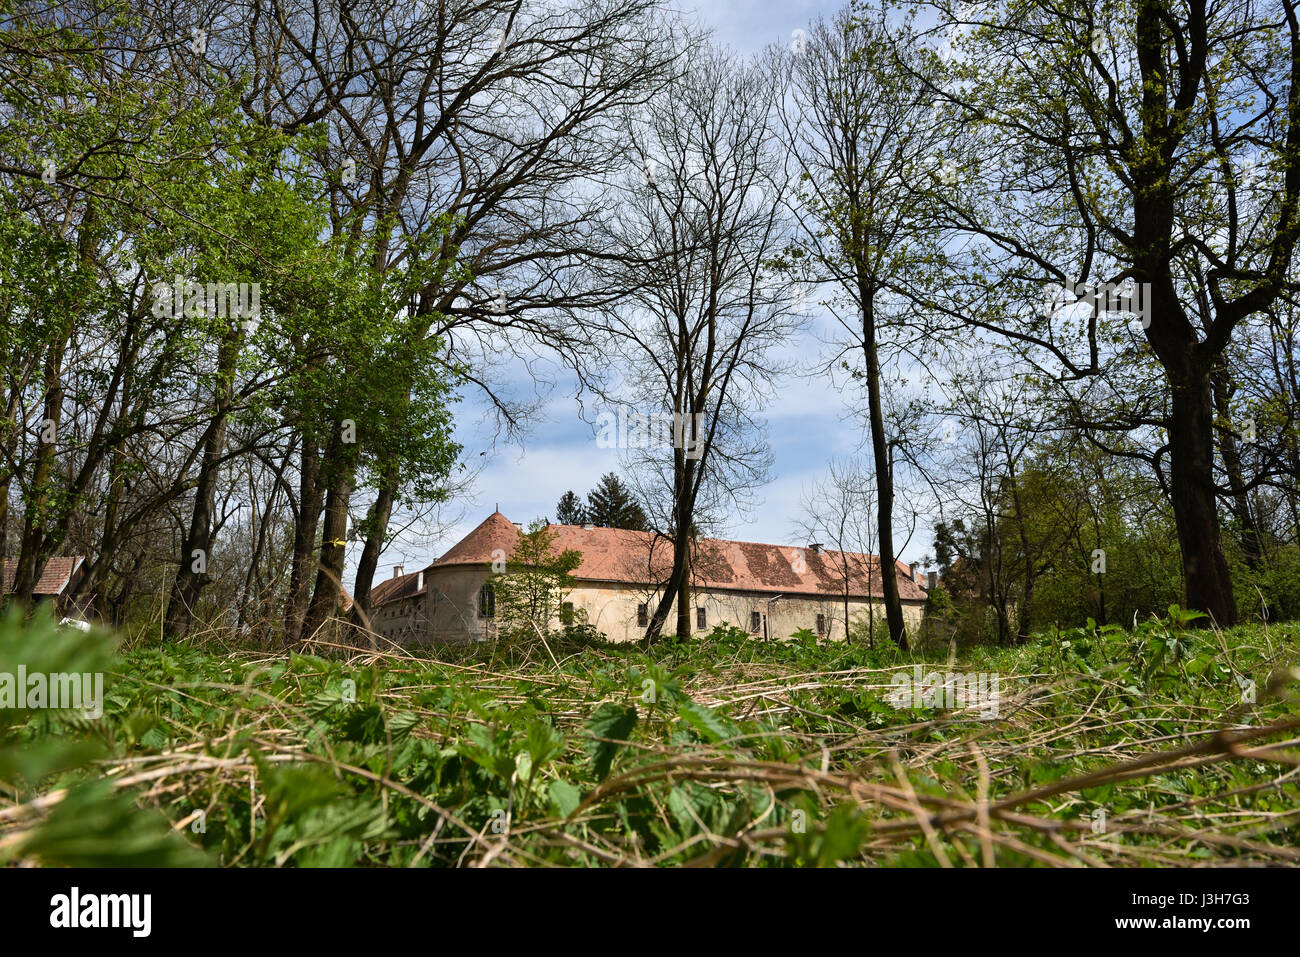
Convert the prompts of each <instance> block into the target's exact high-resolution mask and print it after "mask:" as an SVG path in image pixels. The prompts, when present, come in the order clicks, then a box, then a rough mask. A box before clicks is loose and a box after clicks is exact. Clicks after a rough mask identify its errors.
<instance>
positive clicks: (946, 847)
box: [0, 607, 1300, 867]
mask: <svg viewBox="0 0 1300 957" xmlns="http://www.w3.org/2000/svg"><path fill="white" fill-rule="evenodd" d="M1197 623H1198V622H1197V620H1196V619H1195V617H1194V615H1192V614H1190V613H1187V612H1184V611H1182V610H1181V609H1178V608H1177V607H1175V608H1173V609H1170V610H1169V615H1168V617H1166V618H1164V619H1155V618H1151V619H1148V620H1145V621H1141V622H1139V624H1138V626H1137V627H1136V628H1134V629H1132V630H1126V629H1124V628H1121V627H1119V626H1117V625H1113V624H1111V625H1097V624H1095V623H1092V622H1089V623H1087V624H1086V625H1085V626H1083V627H1080V628H1075V629H1071V630H1068V631H1054V632H1053V633H1051V634H1049V635H1044V636H1041V637H1039V638H1036V639H1034V640H1033V641H1031V642H1029V643H1027V644H1025V645H1022V646H1018V647H1015V648H987V647H986V648H975V649H971V650H970V651H969V652H968V653H967V655H966V656H965V657H964V658H963V660H962V661H961V662H960V663H959V664H958V665H957V666H956V667H957V668H958V669H959V670H963V671H993V672H997V673H998V674H999V675H1001V676H1002V680H1003V682H1004V685H1003V691H1002V693H1003V701H1002V712H1001V715H1000V717H999V718H998V720H997V722H996V723H994V724H990V723H988V722H986V721H981V720H978V719H976V718H975V717H972V716H970V715H968V714H962V713H957V712H952V713H945V712H939V711H927V710H926V709H914V708H902V709H896V708H895V707H893V706H892V705H891V704H890V703H889V702H888V700H887V697H886V696H887V694H888V692H889V689H890V678H891V675H893V674H895V673H896V672H897V671H898V670H899V668H900V667H901V668H902V669H903V670H904V671H906V672H908V673H910V672H911V669H912V667H913V666H914V665H921V666H922V667H923V668H924V669H925V670H934V671H942V670H944V669H945V668H947V667H948V666H947V664H946V655H947V649H946V648H944V649H942V651H941V653H940V654H939V655H937V656H935V657H932V658H927V657H925V656H908V655H905V654H904V653H902V652H899V651H898V649H897V648H895V647H893V646H888V647H884V648H880V649H876V650H871V649H867V648H865V647H861V646H856V645H854V644H852V643H846V642H838V643H826V642H823V643H821V644H818V643H817V642H816V641H796V642H764V641H756V640H754V639H753V638H752V637H751V636H749V635H747V634H745V633H744V632H743V631H740V630H738V629H734V628H731V629H728V628H724V627H719V628H717V629H715V630H714V631H713V632H712V633H711V634H710V635H709V636H708V637H707V638H705V639H703V640H700V641H691V642H677V641H666V642H665V643H664V644H663V646H660V647H656V648H654V649H652V650H651V651H650V652H643V651H641V650H640V649H639V648H637V647H636V646H629V645H623V646H608V647H589V648H586V649H584V650H580V651H576V652H573V653H570V654H566V655H564V656H563V657H562V659H561V660H560V663H559V665H558V667H557V666H556V665H555V664H554V663H552V662H550V661H549V659H544V658H543V659H538V658H533V659H530V661H529V662H525V663H522V664H519V665H517V666H514V667H512V668H511V669H509V670H508V671H503V670H501V669H500V668H492V667H485V665H487V664H489V661H488V659H487V658H486V657H485V656H486V655H489V654H491V652H490V650H484V649H468V650H464V651H463V652H459V653H457V652H456V650H455V649H450V648H448V649H441V650H440V651H439V652H438V654H439V657H440V658H442V659H443V660H421V659H416V658H410V657H406V656H403V657H402V658H400V659H391V660H384V659H381V660H379V661H378V662H376V663H365V664H363V663H362V659H349V660H332V659H327V658H321V657H316V656H313V655H299V654H291V655H285V656H280V657H274V658H269V659H268V658H267V657H266V655H265V654H251V653H250V654H240V653H235V654H210V653H205V652H203V651H201V650H199V649H196V648H192V647H185V648H176V647H168V648H155V649H135V650H133V651H131V652H129V653H128V654H126V655H124V656H121V657H114V653H113V647H112V642H111V641H110V640H109V639H107V638H106V637H105V636H104V635H102V634H100V633H92V634H90V635H86V634H83V633H81V632H74V631H61V630H58V629H56V628H55V627H54V626H53V625H52V623H51V622H50V621H49V620H48V619H47V618H37V619H36V620H34V621H33V622H32V623H31V624H23V623H22V622H21V621H19V619H17V618H14V617H10V618H9V619H6V620H5V621H4V622H3V624H2V625H0V666H2V668H0V670H2V669H13V668H16V666H17V664H19V663H25V664H26V665H27V667H28V668H36V667H40V668H46V669H58V668H64V669H70V668H78V669H95V668H102V669H105V670H106V671H107V673H108V679H109V680H108V682H107V686H106V688H107V695H106V700H105V705H104V714H103V717H102V718H100V719H95V720H88V719H86V718H84V717H82V716H80V715H73V714H62V713H53V712H22V713H16V712H11V711H10V712H6V711H3V710H0V722H3V724H0V761H3V765H2V767H3V772H2V773H0V781H3V782H4V785H3V787H4V790H3V792H0V810H4V811H5V814H4V815H3V817H0V848H3V853H4V854H5V855H6V858H5V859H6V860H10V861H15V860H30V861H36V862H40V863H46V864H66V865H78V864H96V863H102V864H162V865H166V864H179V863H192V862H203V861H207V862H211V863H218V864H221V865H227V866H229V865H239V866H298V867H311V866H347V865H359V866H377V865H383V866H409V865H411V864H421V865H440V866H452V865H456V864H458V863H461V864H463V863H466V862H473V861H475V860H479V859H484V858H486V857H487V856H488V855H491V857H492V859H493V860H494V861H495V862H496V863H499V864H505V865H512V864H513V865H520V864H530V863H531V864H538V863H543V864H555V865H572V864H610V863H617V862H624V861H626V862H634V861H638V860H640V861H643V862H644V861H648V860H653V861H655V862H656V863H660V864H669V865H671V864H685V863H695V864H709V863H711V864H714V865H742V864H743V865H775V866H837V865H844V864H872V865H900V864H904V865H910V866H934V865H936V864H937V863H938V858H937V857H936V847H935V845H934V844H932V843H931V842H930V841H927V840H926V839H925V837H924V836H923V835H922V834H920V833H919V832H917V831H915V818H914V815H913V814H912V812H911V811H910V810H908V809H907V807H906V804H905V802H904V803H902V804H894V805H890V804H889V803H881V802H877V801H875V800H873V799H872V798H871V796H870V795H871V794H873V793H875V792H874V791H873V790H872V789H876V788H896V787H897V786H898V777H897V774H898V773H899V770H898V769H901V771H902V773H904V774H905V775H906V777H907V779H908V781H909V784H910V786H911V788H912V789H913V791H914V792H915V794H916V795H917V800H919V801H922V802H925V803H926V804H927V806H929V807H931V808H933V809H934V810H940V809H944V810H946V809H950V808H951V807H953V806H954V804H953V802H958V804H960V803H961V802H964V801H970V802H973V801H974V800H975V795H976V793H977V789H978V787H979V784H978V781H979V773H980V772H979V766H978V764H977V763H976V762H975V761H974V760H973V759H972V751H973V748H978V751H979V753H980V754H981V755H982V756H983V758H984V760H985V761H986V762H987V765H988V767H989V768H990V770H991V772H992V775H991V777H990V778H989V780H988V787H989V798H990V799H991V800H994V801H997V800H1002V799H1007V798H1010V797H1012V796H1014V795H1016V794H1018V793H1021V792H1023V791H1025V790H1027V789H1030V788H1035V787H1041V786H1045V785H1048V784H1052V783H1053V782H1062V781H1065V780H1067V779H1068V778H1070V777H1071V776H1075V775H1081V774H1085V773H1089V772H1094V771H1097V770H1099V769H1102V768H1104V767H1106V766H1108V765H1110V764H1112V763H1116V762H1120V761H1123V760H1126V759H1130V758H1136V757H1142V756H1144V755H1149V754H1151V753H1153V752H1156V751H1160V750H1165V749H1172V748H1176V747H1179V746H1182V745H1183V744H1194V743H1197V742H1203V741H1205V740H1206V736H1207V734H1208V733H1209V732H1211V731H1213V730H1215V729H1217V728H1220V727H1224V726H1236V725H1241V724H1248V725H1250V726H1255V727H1259V726H1263V725H1265V724H1267V723H1269V722H1273V721H1277V720H1279V719H1282V718H1287V717H1294V716H1295V715H1296V710H1297V702H1296V698H1295V697H1294V696H1292V695H1291V694H1290V693H1289V687H1288V684H1287V681H1288V679H1287V677H1286V676H1287V675H1289V674H1290V672H1289V671H1288V669H1290V668H1293V667H1294V666H1295V664H1296V662H1297V658H1298V657H1300V652H1298V650H1297V646H1298V645H1300V640H1298V637H1297V633H1296V632H1295V631H1294V630H1284V629H1280V628H1273V629H1272V630H1270V631H1269V632H1268V633H1267V634H1265V633H1264V632H1263V630H1262V629H1259V628H1255V629H1249V628H1240V629H1234V630H1232V631H1230V632H1224V633H1215V632H1205V631H1200V630H1197V628H1196V625H1197ZM883 644H886V645H887V644H888V643H883ZM367 661H368V660H367ZM1270 676H1272V679H1271V680H1270ZM1279 676H1280V677H1279ZM1250 682H1254V683H1255V684H1254V685H1252V687H1255V690H1256V691H1257V700H1248V699H1247V698H1246V696H1245V695H1244V694H1243V688H1244V687H1246V686H1247V685H1248V684H1249V683H1250ZM894 761H897V762H899V763H898V765H897V768H896V766H895V764H894V763H893V762H894ZM1287 769H1288V766H1287V765H1285V764H1280V765H1274V764H1271V763H1269V762H1268V761H1267V760H1265V759H1264V758H1263V757H1262V756H1260V755H1258V754H1253V755H1252V756H1250V757H1249V758H1246V757H1242V758H1238V759H1225V760H1222V761H1218V762H1210V763H1205V764H1202V765H1199V766H1198V767H1197V768H1195V769H1194V770H1186V769H1183V768H1181V767H1179V766H1178V765H1176V764H1175V765H1173V766H1171V767H1168V768H1157V769H1148V770H1147V771H1146V772H1144V773H1143V774H1140V775H1137V776H1120V777H1117V778H1115V779H1113V780H1107V781H1101V782H1096V781H1094V782H1093V783H1091V784H1089V785H1088V787H1087V788H1085V789H1083V790H1081V791H1068V790H1067V791H1066V792H1065V793H1063V794H1060V795H1057V796H1054V797H1052V798H1050V799H1045V800H1038V801H1033V802H1029V803H1027V804H1024V805H1021V806H1020V807H1019V808H1018V812H1019V813H1020V814H1021V815H1022V817H1024V818H1027V819H1028V820H1032V821H1038V822H1040V824H1041V825H1042V826H1041V827H1029V826H1026V825H1024V824H1023V823H1013V822H1005V821H1004V822H998V823H996V825H995V840H997V841H998V843H997V845H996V854H997V862H998V863H1000V864H1008V865H1021V864H1041V863H1043V862H1044V861H1048V860H1057V861H1059V862H1061V863H1075V862H1076V861H1075V859H1074V858H1072V857H1070V856H1069V855H1068V854H1066V853H1064V852H1063V851H1062V849H1061V847H1060V846H1059V844H1058V843H1057V842H1056V840H1057V839H1058V838H1059V837H1060V836H1061V835H1072V834H1076V832H1075V831H1072V830H1071V828H1074V827H1079V828H1081V830H1082V832H1083V833H1084V834H1086V833H1087V832H1088V814H1089V813H1090V810H1091V809H1092V808H1093V807H1096V806H1104V807H1105V808H1106V810H1107V813H1108V816H1109V820H1110V821H1111V822H1112V824H1113V826H1114V827H1115V829H1116V834H1115V835H1114V836H1113V837H1107V838H1105V839H1102V840H1094V841H1092V842H1090V843H1089V845H1088V848H1087V850H1086V853H1087V854H1089V855H1095V856H1100V857H1102V858H1104V859H1106V860H1108V861H1109V862H1113V863H1119V862H1125V863H1129V864H1132V863H1133V862H1134V861H1139V862H1140V861H1150V862H1152V863H1170V862H1171V861H1174V860H1179V859H1181V856H1182V855H1184V854H1185V853H1187V852H1188V851H1190V850H1191V849H1193V848H1196V849H1197V853H1198V854H1202V855H1205V856H1207V858H1208V860H1210V861H1217V862H1220V863H1238V864H1241V863H1250V862H1271V863H1276V862H1278V861H1280V860H1284V859H1285V855H1286V854H1288V853H1290V852H1291V851H1290V849H1291V848H1292V847H1293V845H1294V844H1295V842H1296V840H1297V839H1300V834H1298V833H1297V831H1296V825H1295V824H1294V823H1293V816H1291V815H1288V814H1286V813H1279V812H1286V811H1288V810H1289V809H1290V808H1292V807H1294V804H1295V801H1296V799H1297V798H1298V797H1300V792H1297V785H1296V784H1295V782H1294V781H1293V780H1291V779H1290V778H1288V777H1287ZM135 773H140V780H139V781H138V783H135V784H127V783H124V781H125V780H126V779H127V778H129V776H130V775H132V774H135ZM63 788H66V789H67V791H66V796H64V797H63V798H62V799H61V800H58V801H55V802H54V803H53V804H52V805H48V804H43V803H42V802H43V801H49V800H50V799H51V797H52V796H53V795H57V794H58V792H59V790H60V789H63ZM970 806H972V807H973V806H974V805H973V803H972V804H971V805H970ZM198 812H203V815H202V821H203V826H202V827H198V826H196V824H197V820H196V815H198ZM1153 815H1154V817H1153ZM1166 815H1167V818H1166ZM1128 821H1133V822H1137V823H1138V824H1140V828H1137V829H1133V830H1124V828H1125V826H1126V825H1125V822H1128ZM169 822H170V823H171V824H174V825H183V826H180V827H179V828H176V829H173V828H172V827H171V826H169ZM1164 823H1168V825H1169V826H1168V829H1167V830H1161V828H1162V827H1163V825H1164ZM900 827H901V828H904V829H905V828H907V827H912V828H913V829H914V830H913V831H912V832H908V831H906V830H903V831H900V830H899V828H900ZM1196 829H1199V830H1198V833H1196V834H1195V835H1192V836H1189V834H1190V832H1191V831H1192V830H1196ZM1003 836H1006V837H1007V838H1008V840H1007V842H1005V843H1003V842H1001V840H1000V838H1001V837H1003ZM1219 838H1223V839H1222V840H1220V839H1219ZM1238 838H1239V839H1240V840H1238ZM937 846H938V849H939V851H942V852H943V853H944V854H946V856H947V857H948V858H949V859H950V860H952V861H954V862H960V861H962V860H964V859H967V858H969V859H972V860H978V859H979V858H980V856H981V854H982V849H981V847H980V844H979V838H978V836H977V835H976V834H975V833H974V832H970V831H963V830H960V829H956V830H954V829H948V830H941V832H940V834H939V837H938V845H937ZM1026 848H1028V849H1030V850H1032V851H1033V853H1034V854H1035V857H1032V858H1031V857H1029V856H1027V855H1026V854H1025V853H1024V849H1026Z"/></svg>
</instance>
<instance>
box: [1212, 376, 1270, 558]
mask: <svg viewBox="0 0 1300 957" xmlns="http://www.w3.org/2000/svg"><path fill="white" fill-rule="evenodd" d="M1210 384H1211V386H1212V387H1213V389H1214V410H1215V412H1216V414H1217V415H1218V417H1219V424H1220V432H1219V435H1220V438H1219V451H1220V453H1221V454H1222V456H1223V470H1224V472H1225V473H1226V474H1227V477H1228V488H1229V490H1230V491H1231V494H1230V495H1229V497H1228V507H1229V508H1230V509H1231V510H1232V517H1233V518H1235V519H1236V520H1237V527H1238V529H1239V531H1238V536H1239V538H1238V540H1239V542H1240V544H1241V553H1242V557H1243V558H1245V560H1246V564H1247V565H1249V566H1250V567H1251V568H1258V567H1259V563H1260V560H1261V559H1262V558H1263V557H1264V549H1263V542H1262V541H1261V540H1260V536H1259V529H1258V528H1256V526H1255V518H1254V515H1253V514H1252V513H1251V510H1250V496H1249V495H1248V494H1247V493H1246V479H1245V476H1244V474H1243V473H1242V470H1241V452H1240V450H1239V449H1238V448H1237V436H1236V433H1235V431H1234V428H1233V426H1234V423H1233V421H1232V406H1231V396H1230V395H1229V391H1228V390H1229V385H1228V372H1227V369H1225V368H1224V367H1223V365H1222V364H1220V365H1219V366H1218V367H1216V368H1215V370H1214V374H1213V375H1212V376H1211V379H1210Z"/></svg>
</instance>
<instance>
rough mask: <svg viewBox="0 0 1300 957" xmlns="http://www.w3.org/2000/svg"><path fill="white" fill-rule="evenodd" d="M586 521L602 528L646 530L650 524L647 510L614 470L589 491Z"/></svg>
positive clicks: (602, 477)
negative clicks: (646, 515) (643, 509)
mask: <svg viewBox="0 0 1300 957" xmlns="http://www.w3.org/2000/svg"><path fill="white" fill-rule="evenodd" d="M585 518H586V521H588V522H590V523H591V524H592V525H596V526H599V527H601V528H628V529H632V530H634V531H645V530H646V529H647V528H648V527H649V524H648V523H647V521H646V517H645V512H644V511H642V509H641V506H640V505H638V504H637V502H636V499H635V497H633V495H632V491H631V489H629V488H628V487H627V486H626V485H624V484H623V482H622V481H621V480H620V479H619V477H618V476H617V475H615V474H614V473H613V472H607V473H606V474H605V475H603V476H601V479H600V482H599V483H598V484H597V485H596V487H595V488H594V489H592V490H591V491H590V492H588V493H587V507H586V509H585Z"/></svg>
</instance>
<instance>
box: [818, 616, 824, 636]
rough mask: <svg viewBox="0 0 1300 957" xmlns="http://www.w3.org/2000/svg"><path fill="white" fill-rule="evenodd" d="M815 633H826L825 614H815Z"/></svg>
mask: <svg viewBox="0 0 1300 957" xmlns="http://www.w3.org/2000/svg"><path fill="white" fill-rule="evenodd" d="M817 634H819V635H824V634H826V616H825V615H818V616H817Z"/></svg>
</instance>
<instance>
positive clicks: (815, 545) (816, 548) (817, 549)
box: [808, 542, 822, 555]
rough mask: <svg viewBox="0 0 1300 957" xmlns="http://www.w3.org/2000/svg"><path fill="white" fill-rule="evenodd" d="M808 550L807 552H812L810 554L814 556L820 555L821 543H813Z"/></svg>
mask: <svg viewBox="0 0 1300 957" xmlns="http://www.w3.org/2000/svg"><path fill="white" fill-rule="evenodd" d="M808 548H809V550H811V551H812V553H813V554H814V555H820V554H821V553H822V543H821V542H813V543H812V544H811V545H809V546H808Z"/></svg>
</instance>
